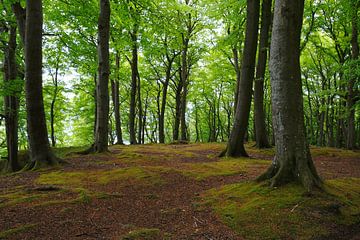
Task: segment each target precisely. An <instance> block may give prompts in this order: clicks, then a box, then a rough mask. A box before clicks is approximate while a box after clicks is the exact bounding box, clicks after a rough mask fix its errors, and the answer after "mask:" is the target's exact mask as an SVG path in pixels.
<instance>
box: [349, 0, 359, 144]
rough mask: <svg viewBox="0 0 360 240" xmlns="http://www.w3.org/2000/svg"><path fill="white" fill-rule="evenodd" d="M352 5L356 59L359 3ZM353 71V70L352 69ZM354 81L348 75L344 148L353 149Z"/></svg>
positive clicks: (353, 48)
mask: <svg viewBox="0 0 360 240" xmlns="http://www.w3.org/2000/svg"><path fill="white" fill-rule="evenodd" d="M351 5H352V9H351V12H352V21H351V23H352V34H351V57H352V60H354V61H355V60H357V59H358V58H359V42H358V26H357V24H358V9H359V5H360V3H359V2H358V1H351ZM353 72H355V70H353ZM355 82H356V77H355V76H350V81H349V84H348V97H347V106H346V107H347V112H348V119H347V138H346V148H347V149H354V148H355V147H356V135H355V108H354V106H355V97H356V92H357V91H356V90H355V89H354V88H355V87H356V86H355Z"/></svg>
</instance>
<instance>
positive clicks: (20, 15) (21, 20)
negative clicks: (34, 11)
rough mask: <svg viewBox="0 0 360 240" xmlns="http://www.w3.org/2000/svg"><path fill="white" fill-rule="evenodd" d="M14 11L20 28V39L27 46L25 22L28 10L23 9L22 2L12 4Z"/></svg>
mask: <svg viewBox="0 0 360 240" xmlns="http://www.w3.org/2000/svg"><path fill="white" fill-rule="evenodd" d="M11 8H12V11H13V13H14V15H15V17H16V22H17V25H18V28H19V33H20V38H21V41H22V43H23V44H24V45H25V27H26V26H25V22H26V10H25V9H24V8H23V7H21V4H20V2H15V3H13V4H11Z"/></svg>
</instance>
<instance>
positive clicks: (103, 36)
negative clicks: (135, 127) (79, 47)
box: [94, 0, 110, 152]
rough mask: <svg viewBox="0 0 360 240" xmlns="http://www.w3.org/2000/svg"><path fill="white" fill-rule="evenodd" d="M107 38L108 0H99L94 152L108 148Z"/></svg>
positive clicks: (108, 69) (108, 36)
mask: <svg viewBox="0 0 360 240" xmlns="http://www.w3.org/2000/svg"><path fill="white" fill-rule="evenodd" d="M109 38H110V2H109V0H100V15H99V23H98V61H99V67H98V72H99V77H98V81H97V95H96V100H97V104H98V105H97V114H96V119H97V121H96V132H95V143H94V151H95V152H105V151H107V150H108V142H109V140H108V137H109V136H108V130H109V129H108V123H109V87H108V85H109V74H110V65H109Z"/></svg>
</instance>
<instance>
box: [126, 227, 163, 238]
mask: <svg viewBox="0 0 360 240" xmlns="http://www.w3.org/2000/svg"><path fill="white" fill-rule="evenodd" d="M121 239H122V240H157V239H161V234H160V230H159V229H157V228H139V229H136V230H133V231H130V232H129V233H128V234H126V235H125V236H123V237H121Z"/></svg>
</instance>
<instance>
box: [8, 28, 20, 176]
mask: <svg viewBox="0 0 360 240" xmlns="http://www.w3.org/2000/svg"><path fill="white" fill-rule="evenodd" d="M4 73H5V74H4V75H5V76H4V81H5V82H6V83H9V84H11V81H15V80H16V78H17V66H16V27H15V26H10V32H9V42H8V46H7V48H6V53H5V62H4ZM8 91H10V89H9V90H8ZM17 95H18V91H17V90H12V91H11V92H10V93H9V95H7V96H5V128H6V143H7V153H8V161H7V164H6V167H5V169H4V171H6V172H15V171H18V170H20V166H19V163H18V113H19V98H18V96H17Z"/></svg>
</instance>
